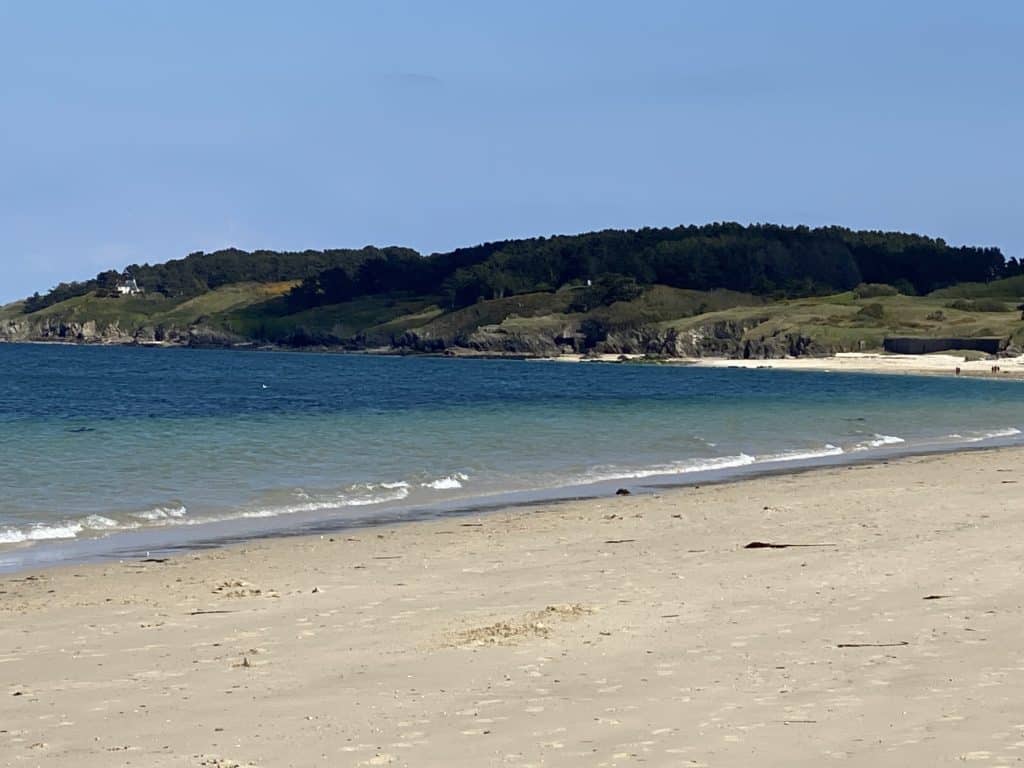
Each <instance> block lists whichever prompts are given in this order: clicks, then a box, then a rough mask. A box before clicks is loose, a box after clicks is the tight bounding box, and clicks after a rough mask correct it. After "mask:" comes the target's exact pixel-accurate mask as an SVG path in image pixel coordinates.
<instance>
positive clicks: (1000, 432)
mask: <svg viewBox="0 0 1024 768" xmlns="http://www.w3.org/2000/svg"><path fill="white" fill-rule="evenodd" d="M1020 433H1021V432H1020V430H1019V429H1017V428H1016V427H1006V428H1004V429H996V430H993V431H992V432H985V433H983V434H981V435H977V436H975V437H968V438H965V439H964V442H966V443H980V442H981V441H982V440H993V439H995V438H997V437H1013V436H1014V435H1019V434H1020ZM950 437H959V435H950Z"/></svg>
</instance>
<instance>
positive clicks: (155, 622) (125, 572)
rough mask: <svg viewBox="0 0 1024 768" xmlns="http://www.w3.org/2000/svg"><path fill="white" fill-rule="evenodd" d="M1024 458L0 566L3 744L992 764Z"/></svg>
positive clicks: (196, 752) (68, 752)
mask: <svg viewBox="0 0 1024 768" xmlns="http://www.w3.org/2000/svg"><path fill="white" fill-rule="evenodd" d="M1022 458H1024V448H1004V449H999V450H973V451H967V452H961V453H945V454H940V455H931V456H916V457H907V458H898V459H892V460H890V461H888V462H885V463H882V462H876V463H870V464H848V465H843V466H839V467H828V468H818V469H813V470H809V471H804V472H799V473H792V472H787V473H785V474H777V475H771V476H758V477H753V478H747V479H741V480H737V481H734V482H727V483H722V484H702V485H701V486H700V487H694V486H688V487H683V488H673V489H659V490H658V491H656V492H654V493H651V494H644V495H639V494H637V495H632V496H623V497H611V498H608V497H605V498H597V499H590V500H585V501H567V502H564V503H560V504H555V505H552V504H543V503H541V504H536V505H528V506H525V507H521V508H513V509H506V510H503V511H497V512H494V513H489V514H486V515H478V516H473V515H469V516H464V517H453V518H442V519H437V520H430V521H422V522H419V523H417V524H416V525H397V526H394V525H392V526H382V527H379V528H368V529H359V530H350V531H344V532H341V533H339V534H336V535H326V534H324V535H319V536H310V537H302V538H279V539H267V540H258V541H253V542H248V543H245V544H236V545H232V546H230V547H225V548H219V549H213V550H207V551H198V552H189V553H182V554H179V555H175V556H172V557H169V558H162V557H157V558H148V559H141V558H140V559H133V560H125V561H122V562H113V561H107V562H102V563H93V564H86V565H83V564H78V565H67V566H58V567H55V568H49V569H43V570H37V571H33V572H30V573H22V574H18V575H13V576H0V591H2V592H3V595H2V599H0V610H2V611H3V612H4V613H5V614H7V617H8V620H6V621H3V622H0V648H2V649H3V650H2V651H0V669H3V670H4V671H5V673H6V677H7V680H8V682H7V684H6V686H5V687H4V688H3V689H2V690H0V716H2V718H3V722H4V726H3V727H4V729H5V730H4V732H3V733H0V756H2V757H4V758H5V759H6V760H7V761H8V762H9V763H10V764H12V765H13V764H20V763H21V762H23V761H31V762H32V763H35V762H38V761H44V762H46V763H47V764H48V765H68V766H72V765H74V766H83V767H84V768H92V767H93V766H108V765H111V764H127V762H128V761H130V762H131V763H132V764H145V765H150V766H158V767H159V766H168V767H169V766H172V765H173V766H180V765H189V766H220V767H221V768H226V767H227V766H236V765H252V766H270V765H282V764H302V765H307V764H313V763H321V762H324V763H327V764H337V765H448V766H467V767H468V766H479V765H492V764H493V765H510V766H524V767H525V766H528V765H541V764H557V765H569V766H573V765H580V766H602V765H603V766H618V765H627V764H631V763H633V762H640V761H645V762H648V763H651V764H688V765H708V766H710V765H715V766H717V765H749V764H753V763H755V762H758V763H761V764H785V765H795V766H812V765H820V764H821V763H822V762H827V761H830V760H831V759H839V758H841V759H845V760H846V761H847V764H851V765H865V766H867V765H871V766H875V765H907V764H915V765H925V764H927V765H939V764H945V763H950V764H954V763H958V762H959V761H961V760H971V761H978V764H981V765H996V764H1005V763H1008V762H1010V761H1015V760H1017V758H1018V757H1020V754H1019V750H1020V746H1019V745H1018V744H1017V743H1016V742H1017V740H1019V738H1020V737H1019V735H1018V728H1019V726H1017V725H1016V724H1017V723H1019V722H1021V720H1020V714H1021V711H1024V685H1022V683H1024V671H1022V670H1024V665H1022V663H1021V657H1020V652H1019V642H1018V639H1019V626H1020V621H1021V619H1022V617H1024V616H1022V613H1024V609H1022V607H1021V606H1020V603H1019V599H1018V597H1017V596H1018V593H1019V590H1018V589H1017V587H1018V584H1017V581H1018V576H1019V574H1018V573H1017V571H1018V570H1019V569H1016V568H1014V567H1008V566H1010V565H1011V564H1014V563H1018V562H1020V561H1021V559H1022V555H1024V536H1022V535H1021V534H1024V520H1021V519H1020V517H1019V514H1018V513H1017V510H1019V508H1020V504H1021V503H1024V486H1022V485H1020V484H1018V483H1017V482H1016V480H1014V477H1015V474H1016V472H1017V467H1018V466H1019V465H1020V461H1021V459H1022ZM753 542H762V543H766V544H775V545H780V546H779V547H778V548H772V547H761V548H748V546H747V545H748V544H750V543H753ZM781 545H790V546H788V547H783V546H781ZM795 547H800V548H795Z"/></svg>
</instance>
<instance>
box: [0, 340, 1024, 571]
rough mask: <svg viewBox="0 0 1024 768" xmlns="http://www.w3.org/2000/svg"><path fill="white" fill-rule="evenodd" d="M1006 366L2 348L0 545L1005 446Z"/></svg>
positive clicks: (1010, 389) (1021, 412)
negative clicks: (909, 370)
mask: <svg viewBox="0 0 1024 768" xmlns="http://www.w3.org/2000/svg"><path fill="white" fill-rule="evenodd" d="M1022 425H1024V388H1022V384H1020V383H1018V382H996V381H978V380H965V379H954V378H937V377H904V376H867V375H855V374H832V373H829V374H825V373H820V374H819V373H805V372H792V373H790V372H783V371H766V370H732V369H727V370H722V369H698V368H681V367H665V366H639V365H636V366H627V365H597V364H585V365H567V364H559V363H543V362H515V361H491V360H450V359H435V358H398V357H366V356H354V355H329V354H297V353H242V352H229V351H199V350H182V349H138V348H122V347H110V348H99V347H69V346H44V345H0V460H2V472H0V554H4V553H6V555H7V560H8V561H11V558H12V557H16V555H14V554H12V553H18V552H25V551H27V550H30V549H32V548H40V547H48V548H49V549H48V552H49V555H48V556H49V557H51V558H55V559H59V558H60V556H61V551H62V550H61V547H62V546H63V547H65V549H67V551H71V548H70V546H68V545H69V544H70V543H73V542H81V541H82V540H86V539H88V540H94V539H102V540H103V541H108V542H111V547H113V546H114V545H115V544H116V542H117V541H118V536H123V535H124V534H125V533H126V532H139V531H148V530H157V529H159V530H162V531H165V532H166V531H172V530H173V531H174V532H175V535H176V537H177V541H179V542H181V543H184V544H187V543H188V541H189V539H190V538H196V539H198V538H201V537H202V536H205V535H206V533H205V531H207V529H208V527H209V524H211V523H217V524H219V525H222V526H223V525H225V524H229V523H231V521H239V523H240V524H241V523H242V522H244V521H256V520H259V521H273V524H274V526H276V528H277V529H287V528H288V527H289V526H292V525H298V524H299V523H302V524H308V523H309V522H310V521H311V520H316V521H322V522H323V521H332V520H333V521H345V520H355V519H361V520H365V519H372V518H373V517H374V516H375V515H388V516H392V517H394V516H398V517H400V516H401V515H402V512H403V510H409V509H412V508H423V507H428V506H430V505H437V504H455V503H460V504H470V503H475V502H476V501H481V500H486V499H490V498H494V497H496V496H499V495H502V494H509V493H514V492H526V491H529V492H533V493H534V494H535V495H539V496H541V497H543V495H544V493H546V492H548V491H553V489H556V488H562V489H564V488H566V487H570V488H573V487H578V488H581V489H582V488H585V487H586V486H587V485H588V484H591V483H595V482H599V481H619V482H623V483H627V482H632V483H637V482H640V481H641V480H642V481H643V482H650V481H653V480H657V481H662V482H679V481H685V480H696V479H699V478H700V477H702V476H703V475H702V473H705V472H707V471H715V472H716V473H718V474H720V473H721V472H723V471H729V470H744V471H748V470H749V468H751V467H753V468H759V467H764V468H765V469H776V468H782V467H786V466H797V465H799V464H802V463H806V462H808V461H814V460H815V459H817V458H826V457H827V458H828V459H829V460H845V459H857V458H865V457H870V456H872V455H881V454H884V453H886V452H891V451H904V452H905V451H918V450H920V451H926V450H943V449H954V448H956V447H959V446H968V445H970V446H980V445H987V444H992V443H994V442H1013V441H1016V440H1017V439H1018V437H1017V436H1018V434H1019V429H1021V428H1022Z"/></svg>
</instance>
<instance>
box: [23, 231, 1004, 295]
mask: <svg viewBox="0 0 1024 768" xmlns="http://www.w3.org/2000/svg"><path fill="white" fill-rule="evenodd" d="M1022 272H1024V264H1022V263H1021V262H1019V261H1018V260H1016V259H1009V260H1007V259H1004V257H1003V254H1002V253H1001V252H1000V251H999V249H998V248H980V247H972V246H950V245H948V244H947V243H945V242H944V241H943V240H941V239H936V238H930V237H925V236H922V235H916V234H907V233H901V232H879V231H855V230H850V229H846V228H843V227H820V228H813V229H812V228H809V227H806V226H796V227H787V226H778V225H772V224H754V225H748V226H747V225H741V224H735V223H728V222H726V223H715V224H707V225H703V226H681V227H675V228H644V229H637V230H604V231H600V232H590V233H585V234H580V235H560V236H555V237H536V238H528V239H520V240H506V241H499V242H493V243H484V244H481V245H477V246H472V247H469V248H459V249H456V250H453V251H449V252H445V253H435V254H431V255H429V256H422V255H420V254H419V253H417V252H416V251H414V250H412V249H408V248H398V247H391V248H374V247H366V248H362V249H338V250H326V251H300V252H277V251H254V252H246V251H241V250H238V249H227V250H222V251H216V252H213V253H203V252H197V253H193V254H190V255H189V256H187V257H185V258H183V259H177V260H174V261H168V262H166V263H164V264H156V265H149V264H144V265H141V266H140V265H131V266H130V267H128V268H127V269H126V270H125V273H124V275H125V276H130V277H132V278H134V279H135V280H136V281H137V282H138V284H139V286H140V287H141V288H143V289H144V290H145V291H147V292H151V293H159V294H163V295H165V296H169V297H190V296H196V295H199V294H201V293H203V292H205V291H208V290H213V289H216V288H218V287H220V286H222V285H226V284H229V283H235V282H243V281H258V282H275V281H286V280H291V281H294V280H297V281H300V282H299V284H298V285H297V286H296V287H295V288H294V289H293V290H292V291H291V292H290V293H289V294H288V296H287V299H286V302H285V304H286V310H287V311H288V312H296V311H301V310H303V309H308V308H311V307H316V306H321V305H326V304H337V303H340V302H343V301H349V300H351V299H354V298H358V297H360V296H365V295H373V294H380V293H391V292H403V293H412V294H417V295H425V296H435V297H437V298H438V299H439V300H440V301H442V302H444V304H445V305H446V306H449V307H451V308H456V307H463V306H468V305H470V304H473V303H475V302H477V301H479V300H482V299H493V298H500V297H503V296H508V295H514V294H518V293H529V292H535V291H553V290H556V289H558V288H560V287H562V286H565V285H572V284H579V285H584V286H585V285H587V284H588V281H590V283H591V284H592V285H593V284H597V285H609V284H616V285H619V286H621V285H623V284H624V283H623V281H626V282H628V283H635V284H637V285H648V284H654V283H660V284H664V285H669V286H674V287H678V288H692V289H696V290H713V289H717V288H728V289H731V290H735V291H743V292H748V293H754V294H758V295H764V296H772V297H776V298H785V297H797V296H808V295H815V294H824V293H833V292H837V291H844V290H849V289H851V288H853V287H854V286H856V285H858V284H860V283H886V284H889V285H893V286H895V287H897V288H898V289H899V290H900V291H901V292H902V293H907V294H925V293H929V292H931V291H933V290H936V289H938V288H943V287H946V286H949V285H953V284H956V283H961V282H990V281H992V280H995V279H999V278H1003V277H1010V276H1014V275H1018V274H1021V273H1022ZM112 275H113V276H114V277H121V276H120V275H119V274H118V273H116V272H114V273H111V272H107V273H101V274H100V275H97V277H96V278H95V279H94V280H91V281H85V282H81V283H62V284H60V285H58V286H57V287H56V288H54V289H53V290H52V291H50V292H49V293H47V294H45V295H43V296H40V295H39V294H36V295H35V296H33V297H31V298H30V299H29V300H28V301H27V302H26V304H25V311H26V312H31V311H36V310H37V309H41V308H42V307H44V306H49V305H50V304H53V303H56V302H58V301H63V300H65V299H67V298H71V297H73V296H78V295H83V294H85V293H89V292H93V291H97V292H100V293H101V294H102V293H103V292H104V291H110V290H111V288H110V284H111V281H112V277H111V276H112ZM115 291H116V288H115ZM615 293H616V292H615V291H613V292H612V295H614V294H615Z"/></svg>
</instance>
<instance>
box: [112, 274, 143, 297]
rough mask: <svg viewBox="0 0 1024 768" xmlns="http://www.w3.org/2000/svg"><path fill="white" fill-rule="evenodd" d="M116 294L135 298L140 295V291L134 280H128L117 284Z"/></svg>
mask: <svg viewBox="0 0 1024 768" xmlns="http://www.w3.org/2000/svg"><path fill="white" fill-rule="evenodd" d="M117 293H118V295H120V296H135V295H137V294H140V293H142V289H141V288H139V284H138V283H137V282H135V278H134V277H132V278H129V279H128V280H122V281H121V282H120V283H118V284H117Z"/></svg>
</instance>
